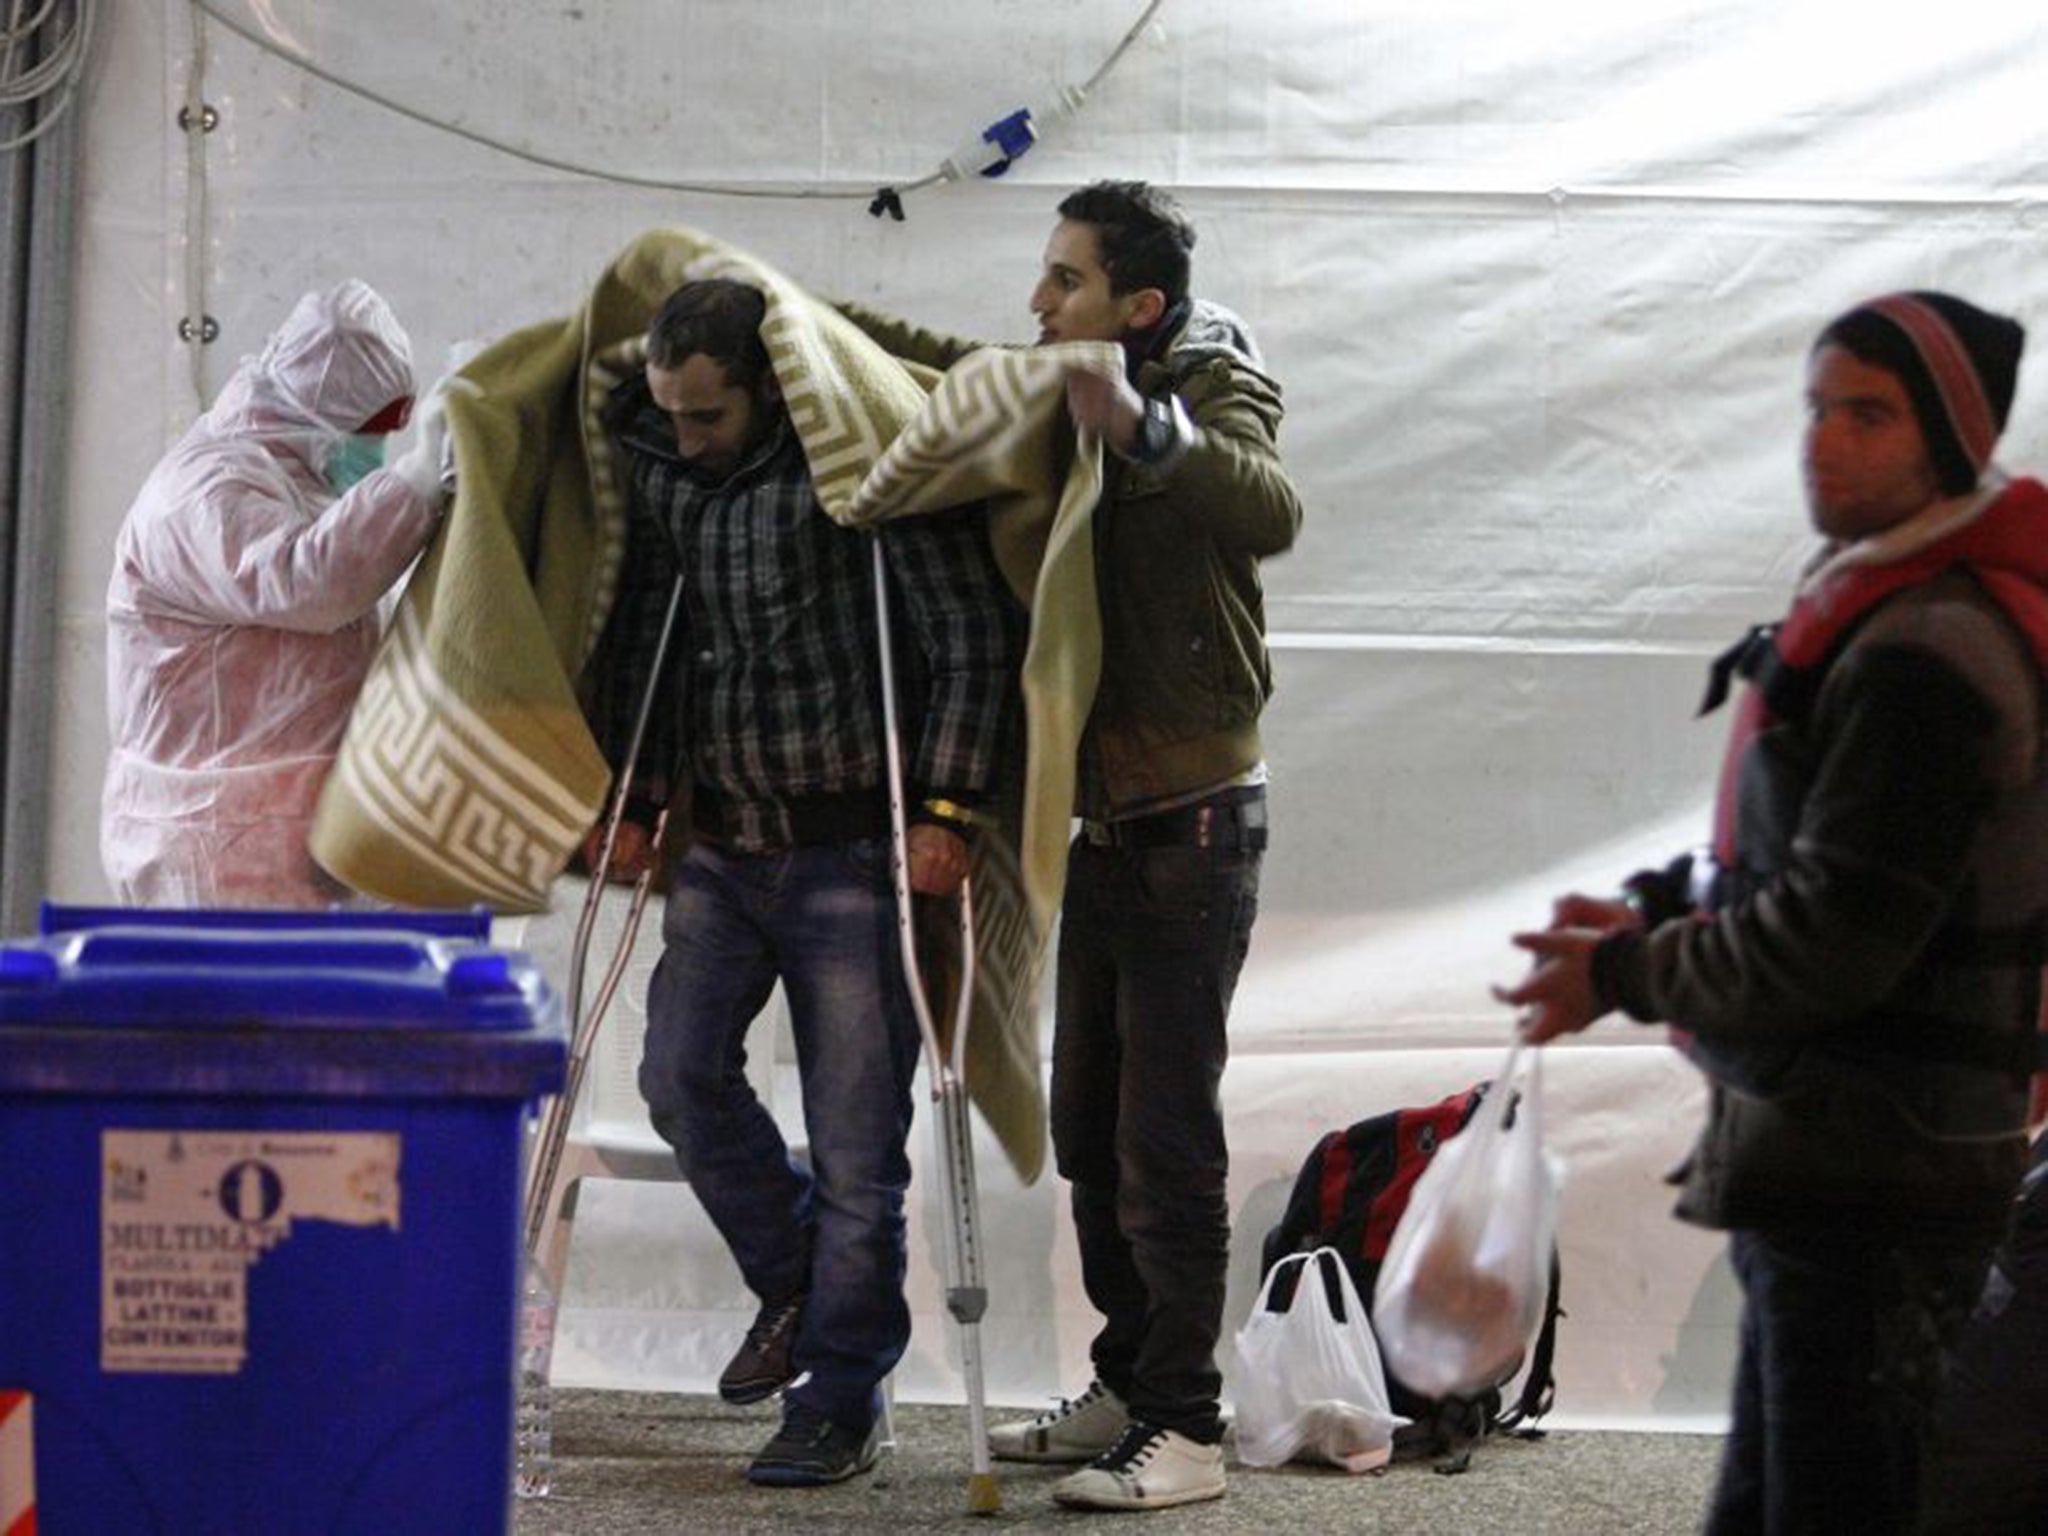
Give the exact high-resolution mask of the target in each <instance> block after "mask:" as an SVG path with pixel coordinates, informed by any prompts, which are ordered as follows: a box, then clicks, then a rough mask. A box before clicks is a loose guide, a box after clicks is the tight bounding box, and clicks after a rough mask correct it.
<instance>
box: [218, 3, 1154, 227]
mask: <svg viewBox="0 0 2048 1536" xmlns="http://www.w3.org/2000/svg"><path fill="white" fill-rule="evenodd" d="M1165 3H1166V0H1149V3H1148V4H1147V5H1146V7H1145V10H1144V13H1143V14H1142V15H1140V16H1139V17H1138V19H1137V21H1136V22H1134V23H1132V25H1131V27H1130V29H1129V30H1128V31H1127V32H1125V34H1124V36H1123V40H1122V41H1121V42H1119V43H1118V44H1117V45H1116V47H1115V49H1114V50H1112V51H1111V53H1110V55H1109V57H1108V58H1107V59H1105V60H1104V61H1103V62H1102V64H1101V66H1100V67H1098V68H1097V69H1096V71H1095V73H1094V74H1092V75H1090V76H1089V77H1088V81H1087V83H1086V84H1085V85H1080V86H1063V87H1061V88H1060V89H1059V91H1058V92H1057V93H1056V94H1055V95H1054V97H1053V100H1052V101H1051V102H1050V103H1049V104H1048V105H1047V106H1046V107H1045V108H1043V109H1042V110H1041V111H1040V112H1038V113H1033V111H1032V110H1031V109H1030V108H1029V107H1020V108H1019V109H1018V110H1016V111H1015V112H1012V113H1010V114H1009V115H1008V116H1007V117H1002V118H999V119H997V120H996V121H995V122H993V123H991V124H990V125H989V126H988V127H987V128H985V129H983V130H982V132H981V134H980V136H979V137H977V138H975V139H972V140H970V141H969V142H968V143H967V144H966V145H964V146H963V147H962V148H961V149H959V150H956V151H955V152H954V153H953V154H952V155H950V156H948V157H947V158H946V159H945V160H944V161H942V162H941V163H940V165H939V168H938V169H937V170H935V171H932V172H931V173H930V174H929V175H926V176H922V177H919V178H918V179H917V180H916V181H911V182H906V183H904V184H902V185H901V186H885V187H882V188H880V189H878V190H877V191H875V192H872V193H869V192H856V191H852V190H845V189H832V188H806V187H758V186H756V187H749V186H734V185H731V184H729V183H711V182H701V181H679V180H674V179H671V178H668V177H661V176H636V175H633V174H631V173H628V172H621V171H609V170H605V169H603V168H602V167H599V166H594V165H583V164H580V163H578V162H576V161H573V160H565V159H561V158H559V157H557V156H554V155H546V154H542V153H540V152H539V151H537V150H531V149H527V148H525V147H524V146H522V145H518V144H510V143H507V142H506V141H504V140H503V139H496V138H492V137H491V136H490V135H489V134H485V133H479V132H478V131H477V130H475V129H473V128H466V127H463V126H462V125H461V124H459V123H451V122H448V121H446V120H445V119H443V118H438V117H435V116H433V115H432V114H431V113H427V112H423V111H421V110H420V109H418V108H416V107H410V106H407V105H406V104H405V103H403V102H400V101H395V100H393V99H392V98H391V97H389V96H385V95H383V94H382V93H380V92H378V91H374V90H372V89H370V88H369V87H368V86H365V85H361V84H358V83H357V82H355V81H353V80H349V79H347V78H345V77H344V76H341V75H338V74H336V73H334V72H333V71H332V70H329V69H326V68H324V67H322V66H321V65H319V64H317V63H315V62H314V61H313V60H312V59H311V58H310V57H308V56H307V55H306V54H304V53H302V52H299V51H296V50H294V49H291V48H287V47H285V46H283V45H282V44H280V43H278V42H277V41H275V40H274V39H272V38H270V37H268V36H266V35H264V34H263V33H262V32H261V31H259V30H258V29H256V28H255V27H252V26H250V25H249V24H248V23H247V22H244V21H242V20H241V19H239V18H237V17H235V16H231V15H229V14H227V13H226V12H225V11H224V10H223V9H222V7H221V5H220V4H219V0H193V4H194V5H195V6H196V7H197V8H198V9H199V10H201V11H204V12H205V13H206V14H207V15H208V16H209V17H211V18H212V19H213V20H214V21H215V22H217V23H219V24H220V25H221V26H222V27H225V28H226V29H227V30H228V31H230V32H232V33H234V34H235V35H236V36H237V37H240V38H242V39H243V40H244V41H246V42H249V43H252V44H254V45H255V46H256V47H258V48H260V49H262V50H263V51H264V52H266V53H269V54H272V55H274V56H275V57H277V58H280V59H282V60H284V61H285V62H286V63H288V64H290V65H292V66H293V67H294V68H297V69H301V70H303V71H305V72H306V73H307V74H309V75H311V76H313V77H314V78H315V79H317V80H323V81H325V82H326V83H327V84H329V85H331V86H333V87H334V88H335V89H336V90H341V91H347V92H348V93H349V94H350V95H352V96H358V97H361V98H362V99H363V100H364V101H367V102H370V103H372V104H373V105H375V106H379V107H382V108H383V109H384V110H385V111H387V112H393V113H396V114H397V115H398V116H400V117H404V118H409V119H411V120H412V121H413V122H416V123H420V124H422V125H424V126H425V127H428V128H435V129H439V130H440V131H441V132H443V133H450V134H453V135H455V136H456V137H457V138H461V139H467V140H468V141H469V142H470V143H472V144H477V145H481V146H482V147H483V148H485V149H491V150H496V151H497V152H498V153H499V154H504V155H511V156H513V157H514V158H515V159H519V160H524V161H526V162H527V163H528V164H529V165H537V166H541V167H543V168H545V169H547V170H552V171H566V172H568V173H569V174H571V175H574V176H587V177H591V178H593V179H595V180H599V181H609V182H615V183H617V184H619V185H620V186H628V187H649V188H653V189H656V190H659V191H664V192H691V193H698V194H701V195H703V196H706V197H752V198H786V199H798V200H801V199H820V200H844V199H860V198H867V199H870V201H869V205H868V211H869V212H870V213H873V214H876V215H877V216H879V215H881V214H883V213H888V214H890V215H891V216H892V217H894V218H897V219H901V218H902V217H903V196H904V194H905V193H909V192H917V191H920V190H922V189H923V188H925V187H929V186H931V185H933V184H934V183H937V182H941V181H958V180H964V179H965V178H966V177H969V176H974V175H981V176H999V175H1001V174H1002V173H1003V172H1004V171H1006V170H1008V169H1009V168H1010V166H1011V165H1012V164H1013V163H1015V161H1016V160H1017V159H1018V157H1019V156H1021V155H1023V154H1024V152H1025V151H1026V150H1028V149H1030V147H1031V146H1032V145H1033V144H1034V143H1036V142H1037V140H1038V138H1039V134H1040V127H1041V125H1048V126H1049V125H1050V124H1052V123H1054V122H1057V121H1060V120H1061V119H1064V118H1067V117H1071V116H1072V115H1073V114H1074V113H1075V112H1076V111H1078V110H1079V108H1080V107H1081V105H1082V103H1083V102H1085V101H1086V100H1087V99H1088V97H1089V96H1090V95H1091V94H1092V93H1093V92H1094V91H1095V89H1096V88H1097V87H1098V86H1099V85H1101V83H1102V81H1103V80H1104V79H1105V78H1107V77H1108V75H1109V72H1110V71H1111V70H1112V69H1114V68H1115V67H1116V65H1117V63H1118V62H1119V61H1120V60H1121V59H1122V58H1123V56H1124V55H1125V54H1126V53H1128V52H1129V51H1130V48H1131V45H1132V44H1133V43H1135V42H1136V41H1137V40H1138V38H1139V37H1141V36H1142V35H1143V34H1144V32H1145V29H1146V28H1147V27H1148V26H1150V25H1151V23H1152V18H1153V16H1155V15H1156V14H1157V13H1158V11H1159V8H1160V7H1161V6H1162V5H1164V4H1165Z"/></svg>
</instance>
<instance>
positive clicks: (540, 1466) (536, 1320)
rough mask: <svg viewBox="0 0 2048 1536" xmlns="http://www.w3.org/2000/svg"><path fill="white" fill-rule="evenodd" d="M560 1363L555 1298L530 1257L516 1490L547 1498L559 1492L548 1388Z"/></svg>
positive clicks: (523, 1304) (515, 1438)
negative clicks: (554, 1490)
mask: <svg viewBox="0 0 2048 1536" xmlns="http://www.w3.org/2000/svg"><path fill="white" fill-rule="evenodd" d="M554 1358H555V1293H554V1290H553V1288H552V1287H550V1286H549V1285H548V1277H547V1272H546V1271H545V1270H543V1269H542V1268H541V1267H540V1265H539V1264H537V1263H535V1262H534V1258H533V1255H532V1254H528V1255H527V1256H526V1267H525V1273H524V1278H523V1281H522V1283H521V1286H520V1292H519V1406H518V1409H517V1410H516V1412H515V1414H514V1417H513V1431H512V1455H513V1473H512V1491H513V1492H514V1493H515V1494H517V1495H518V1496H519V1497H520V1498H522V1499H544V1498H546V1497H547V1495H548V1492H549V1490H550V1489H552V1488H553V1487H554V1482H555V1468H554V1440H555V1425H554V1404H553V1402H552V1401H551V1395H550V1389H549V1386H548V1376H549V1373H550V1372H551V1371H552V1370H553V1369H554Z"/></svg>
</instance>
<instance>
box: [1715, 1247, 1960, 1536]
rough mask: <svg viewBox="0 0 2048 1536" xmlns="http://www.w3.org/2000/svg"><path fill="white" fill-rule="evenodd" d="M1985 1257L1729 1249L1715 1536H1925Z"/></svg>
mask: <svg viewBox="0 0 2048 1536" xmlns="http://www.w3.org/2000/svg"><path fill="white" fill-rule="evenodd" d="M1990 1247H1991V1243H1990V1240H1989V1238H1988V1237H1987V1238H1986V1239H1985V1240H1984V1241H1983V1242H1982V1243H1981V1244H1979V1243H1970V1242H1962V1243H1958V1244H1926V1245H1907V1244H1901V1243H1896V1242H1887V1241H1885V1240H1884V1239H1883V1238H1882V1237H1880V1236H1876V1235H1864V1234H1848V1233H1841V1232H1836V1233H1825V1234H1823V1233H1791V1232H1784V1231H1776V1230H1773V1231H1754V1230H1752V1231H1739V1232H1736V1233H1734V1234H1732V1237H1731V1240H1730V1245H1729V1257H1730V1258H1731V1259H1732V1260H1733V1262H1734V1265H1735V1274H1736V1277H1737V1278H1738V1279H1739V1280H1740V1281H1741V1282H1742V1298H1743V1303H1742V1348H1741V1353H1740V1355H1739V1356H1738V1358H1737V1361H1736V1367H1735V1403H1734V1411H1733V1415H1732V1421H1731V1423H1730V1424H1729V1428H1728V1439H1727V1441H1726V1443H1725V1445H1724V1446H1723V1449H1722V1455H1721V1471H1720V1480H1719V1482H1718V1484H1717V1485H1716V1487H1715V1489H1714V1497H1713V1502H1712V1504H1711V1506H1710V1507H1709V1509H1708V1514H1707V1524H1706V1529H1707V1532H1708V1536H1794V1533H1809V1532H1811V1533H1816V1536H1827V1533H1833V1532H1836V1531H1843V1532H1847V1531H1854V1532H1856V1533H1857V1536H1880V1533H1884V1532H1902V1533H1903V1532H1909V1531H1912V1530H1913V1529H1915V1518H1916V1514H1917V1512H1918V1509H1919V1505H1920V1499H1921V1490H1922V1479H1923V1472H1924V1469H1925V1463H1926V1460H1927V1452H1928V1448H1929V1441H1930V1439H1931V1432H1932V1429H1933V1421H1934V1405H1935V1401H1936V1398H1937V1395H1938V1393H1939V1390H1940V1385H1941V1381H1942V1378H1943V1376H1944V1374H1945V1371H1946V1366H1947V1360H1948V1354H1949V1349H1950V1347H1951V1346H1952V1345H1953V1343H1954V1341H1955V1338H1956V1335H1957V1333H1958V1331H1959V1330H1960V1329H1961V1326H1962V1323H1963V1320H1964V1319H1965V1318H1966V1317H1967V1316H1968V1315H1969V1311H1970V1305H1971V1303H1972V1302H1973V1301H1974V1300H1975V1299H1976V1296H1977V1292H1978V1287H1979V1286H1980V1285H1981V1283H1982V1280H1983V1276H1984V1266H1985V1260H1986V1257H1987V1255H1988V1253H1989V1250H1990Z"/></svg>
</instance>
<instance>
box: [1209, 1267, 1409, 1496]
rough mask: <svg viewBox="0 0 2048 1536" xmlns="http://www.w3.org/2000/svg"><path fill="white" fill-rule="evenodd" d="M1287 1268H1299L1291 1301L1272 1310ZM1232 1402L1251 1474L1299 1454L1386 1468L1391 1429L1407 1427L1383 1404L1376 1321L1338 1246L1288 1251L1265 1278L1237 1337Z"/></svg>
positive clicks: (1241, 1452)
mask: <svg viewBox="0 0 2048 1536" xmlns="http://www.w3.org/2000/svg"><path fill="white" fill-rule="evenodd" d="M1311 1266H1313V1267H1311ZM1290 1268H1293V1269H1298V1270H1300V1271H1301V1273H1300V1277H1299V1279H1298V1280H1297V1281H1296V1283H1295V1287H1294V1300H1293V1302H1292V1304H1291V1305H1290V1306H1289V1307H1288V1309H1287V1310H1286V1311H1285V1312H1275V1311H1273V1310H1272V1309H1271V1303H1272V1297H1273V1283H1274V1281H1276V1280H1277V1279H1278V1278H1279V1277H1280V1274H1281V1272H1282V1271H1283V1270H1287V1269H1290ZM1318 1271H1320V1274H1318ZM1326 1277H1327V1278H1328V1279H1330V1280H1331V1282H1332V1283H1334V1284H1335V1285H1336V1286H1337V1289H1338V1295H1339V1297H1340V1298H1341V1305H1342V1307H1343V1310H1344V1320H1343V1321H1342V1322H1339V1321H1338V1320H1337V1318H1336V1316H1335V1315H1334V1314H1333V1313H1332V1312H1331V1310H1330V1300H1329V1292H1328V1290H1327V1289H1326V1287H1325V1283H1324V1281H1325V1278H1326ZM1234 1396H1235V1398H1236V1401H1237V1459H1238V1460H1239V1461H1241V1462H1243V1463H1244V1464H1245V1465H1246V1466H1248V1467H1277V1466H1279V1465H1280V1464H1281V1463H1283V1462H1286V1461H1291V1460H1293V1459H1294V1458H1295V1457H1297V1456H1302V1457H1315V1458H1317V1459H1320V1460H1323V1461H1329V1462H1334V1463H1335V1464H1336V1465H1338V1466H1340V1467H1343V1468H1344V1469H1345V1470H1346V1471H1347V1472H1370V1471H1372V1470H1373V1469H1374V1468H1375V1467H1378V1466H1381V1465H1383V1464H1384V1463H1385V1462H1386V1459H1387V1455H1388V1453H1389V1451H1390V1450H1391V1449H1392V1447H1393V1443H1394V1430H1395V1428H1396V1427H1397V1426H1399V1425H1402V1424H1405V1423H1407V1422H1408V1421H1407V1420H1406V1419H1403V1418H1399V1417H1397V1416H1396V1415H1395V1414H1394V1413H1392V1412H1391V1411H1390V1410H1389V1409H1388V1407H1387V1377H1386V1372H1385V1371H1384V1370H1383V1369H1382V1367H1381V1365H1380V1352H1379V1348H1378V1346H1377V1345H1375V1344H1374V1343H1373V1337H1372V1324H1371V1323H1370V1322H1368V1321H1367V1320H1366V1316H1365V1307H1364V1306H1363V1305H1362V1304H1361V1303H1360V1302H1359V1299H1358V1291H1357V1289H1356V1287H1354V1286H1353V1285H1352V1283H1351V1276H1350V1274H1349V1273H1348V1272H1347V1271H1346V1270H1345V1268H1344V1263H1343V1261H1342V1260H1341V1259H1340V1258H1339V1257H1338V1256H1337V1250H1336V1249H1334V1248H1318V1249H1316V1251H1315V1252H1313V1253H1295V1254H1289V1255H1288V1256H1287V1257H1286V1258H1284V1259H1282V1260H1280V1261H1279V1262H1278V1263H1277V1264H1275V1265H1274V1266H1273V1268H1272V1271H1271V1272H1270V1273H1269V1274H1268V1275H1267V1276H1266V1283H1265V1285H1264V1286H1263V1287H1261V1288H1260V1291H1259V1299H1258V1301H1257V1303H1256V1304H1254V1306H1253V1307H1252V1315H1251V1316H1250V1317H1248V1318H1246V1319H1245V1324H1244V1326H1243V1327H1242V1328H1240V1329H1238V1331H1237V1377H1236V1387H1235V1392H1234Z"/></svg>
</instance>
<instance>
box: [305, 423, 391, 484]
mask: <svg viewBox="0 0 2048 1536" xmlns="http://www.w3.org/2000/svg"><path fill="white" fill-rule="evenodd" d="M383 467H384V439H383V438H382V437H371V436H369V435H368V434H366V433H362V432H351V433H349V435H348V436H346V437H344V438H343V439H342V440H341V441H340V442H338V443H336V444H335V445H334V448H333V450H332V451H331V452H329V453H328V455H327V462H326V463H325V464H323V465H322V466H321V467H320V477H321V478H322V479H323V480H325V481H326V482H327V484H328V486H329V487H330V488H331V489H332V490H333V491H334V493H335V494H336V495H340V494H341V493H342V492H343V491H345V490H347V489H348V488H349V487H350V486H352V485H354V484H355V483H356V482H357V481H358V480H360V479H362V478H363V476H365V475H367V474H369V473H370V472H371V471H372V470H376V469H382V468H383Z"/></svg>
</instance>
